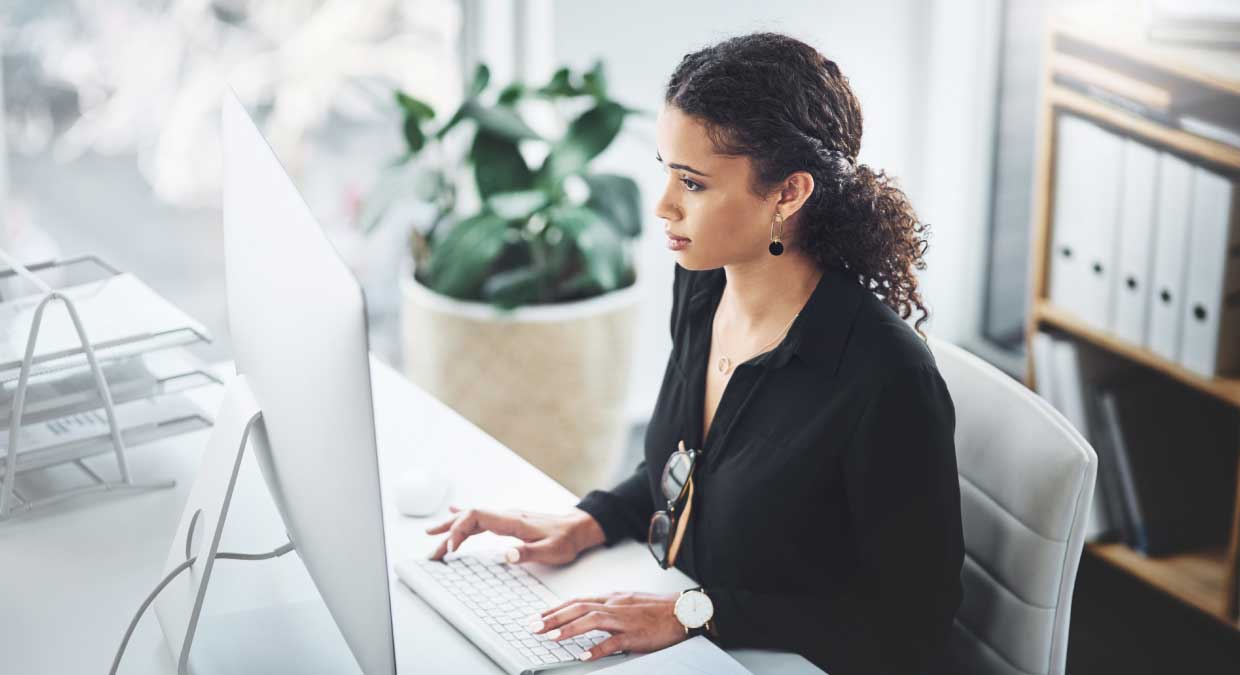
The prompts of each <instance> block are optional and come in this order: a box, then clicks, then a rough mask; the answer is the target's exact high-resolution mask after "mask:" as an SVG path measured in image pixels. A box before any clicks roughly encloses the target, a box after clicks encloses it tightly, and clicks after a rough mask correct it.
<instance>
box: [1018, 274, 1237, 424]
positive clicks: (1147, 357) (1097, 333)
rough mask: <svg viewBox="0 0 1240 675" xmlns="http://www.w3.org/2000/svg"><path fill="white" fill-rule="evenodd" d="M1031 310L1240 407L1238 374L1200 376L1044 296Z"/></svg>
mask: <svg viewBox="0 0 1240 675" xmlns="http://www.w3.org/2000/svg"><path fill="white" fill-rule="evenodd" d="M1034 311H1035V312H1036V316H1037V318H1038V319H1039V320H1041V321H1045V322H1046V323H1049V324H1051V325H1053V326H1055V327H1056V328H1059V329H1060V330H1063V331H1065V332H1067V333H1071V334H1072V335H1075V336H1077V337H1079V338H1083V339H1085V340H1088V341H1089V342H1092V343H1093V344H1095V345H1097V346H1099V347H1102V348H1103V349H1106V350H1107V351H1109V352H1112V353H1114V354H1119V355H1120V356H1123V357H1124V358H1126V359H1128V360H1130V361H1135V362H1137V363H1139V364H1141V365H1143V366H1146V367H1147V368H1151V369H1153V370H1156V371H1158V372H1160V373H1163V374H1165V375H1167V376H1170V377H1172V378H1175V379H1176V380H1179V381H1180V382H1183V383H1184V384H1186V385H1188V386H1190V387H1192V388H1194V389H1196V390H1198V391H1202V392H1205V393H1207V394H1209V395H1211V396H1213V397H1215V398H1218V399H1221V400H1223V401H1225V402H1227V403H1229V404H1231V405H1233V406H1236V407H1238V408H1240V378H1231V377H1213V378H1205V377H1202V376H1200V375H1198V374H1196V373H1194V372H1192V371H1189V370H1186V369H1184V368H1183V367H1182V366H1180V365H1179V364H1178V363H1175V362H1173V361H1168V360H1167V359H1164V358H1163V357H1161V356H1159V355H1157V354H1155V353H1154V352H1152V351H1150V350H1148V349H1146V348H1144V347H1139V346H1137V345H1134V344H1132V343H1130V342H1128V341H1126V340H1123V339H1121V338H1120V337H1118V336H1116V335H1114V334H1112V333H1109V332H1106V331H1101V330H1098V329H1097V328H1093V327H1092V326H1089V325H1087V324H1086V323H1085V322H1084V321H1081V320H1080V319H1079V318H1077V316H1076V315H1075V314H1072V313H1071V312H1068V311H1066V310H1064V309H1061V308H1059V307H1056V306H1055V305H1052V304H1051V303H1050V302H1049V301H1048V300H1045V299H1042V300H1039V301H1037V304H1036V305H1035V306H1034Z"/></svg>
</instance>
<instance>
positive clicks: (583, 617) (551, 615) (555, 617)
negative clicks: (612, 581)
mask: <svg viewBox="0 0 1240 675" xmlns="http://www.w3.org/2000/svg"><path fill="white" fill-rule="evenodd" d="M679 597H680V595H679V594H676V593H673V594H671V595H655V594H652V593H609V594H607V595H600V596H597V597H592V598H574V599H572V600H569V601H567V602H563V603H561V604H559V605H557V606H555V607H552V608H550V609H547V610H544V611H543V612H542V613H541V614H540V615H539V616H538V619H537V620H541V621H542V624H543V625H542V627H541V628H536V626H533V625H532V626H530V629H531V630H533V632H535V633H538V634H541V635H543V636H545V637H547V638H550V639H552V640H567V639H568V638H572V637H576V636H578V635H581V634H582V633H588V632H590V631H592V630H602V631H607V632H608V633H611V637H609V638H607V639H606V640H604V641H602V642H600V643H599V644H598V645H596V646H594V647H593V648H591V649H590V651H588V652H586V654H588V656H587V655H586V654H582V655H581V660H582V661H593V660H595V659H598V658H600V657H603V656H607V655H608V654H613V653H615V652H619V651H629V652H653V651H657V650H659V649H663V648H664V647H669V646H671V645H674V644H676V643H677V642H680V641H681V640H684V639H685V627H684V626H683V625H682V624H681V623H680V620H679V619H677V618H676V615H675V613H673V611H672V608H673V607H675V606H676V600H677V598H679ZM535 623H537V621H535Z"/></svg>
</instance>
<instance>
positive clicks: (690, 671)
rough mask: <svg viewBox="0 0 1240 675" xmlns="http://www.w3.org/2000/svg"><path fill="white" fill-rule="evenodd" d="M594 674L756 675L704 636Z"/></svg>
mask: <svg viewBox="0 0 1240 675" xmlns="http://www.w3.org/2000/svg"><path fill="white" fill-rule="evenodd" d="M595 672H598V673H607V674H608V675H650V673H659V675H753V673H752V672H751V671H750V670H749V669H748V668H746V667H745V666H742V665H741V664H740V662H739V661H737V660H736V659H734V658H732V657H731V656H729V655H728V653H727V652H725V651H723V650H722V649H720V648H719V647H718V646H717V645H715V643H713V642H711V641H710V640H708V639H707V638H705V637H703V636H701V635H699V636H697V637H694V638H689V639H688V640H685V641H684V642H678V643H676V644H674V645H672V646H671V647H668V648H666V649H660V650H659V651H657V652H651V653H649V654H646V655H645V656H639V657H637V658H635V659H629V660H628V661H625V662H624V663H621V664H619V665H616V666H612V667H610V668H603V669H602V670H598V671H595Z"/></svg>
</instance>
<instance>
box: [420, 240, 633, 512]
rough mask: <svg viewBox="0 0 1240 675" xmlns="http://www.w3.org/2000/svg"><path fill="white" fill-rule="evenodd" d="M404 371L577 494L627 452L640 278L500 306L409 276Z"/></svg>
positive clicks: (595, 484)
mask: <svg viewBox="0 0 1240 675" xmlns="http://www.w3.org/2000/svg"><path fill="white" fill-rule="evenodd" d="M400 287H401V343H402V354H403V358H404V368H405V373H406V375H407V376H408V377H409V378H410V379H411V380H412V381H413V382H414V383H415V384H417V385H418V386H420V387H422V388H423V389H425V390H426V391H427V392H429V393H430V394H431V395H433V396H435V397H436V398H438V399H439V400H441V401H443V402H444V403H446V404H447V405H448V406H450V407H451V408H453V409H454V410H456V411H457V412H459V413H460V414H461V415H462V416H464V417H465V418H466V419H468V420H470V421H471V422H473V423H474V424H475V425H477V426H478V427H479V428H481V429H482V430H483V431H486V432H487V433H488V434H490V435H491V436H493V437H495V438H496V439H497V440H499V441H500V442H501V443H503V444H504V445H506V446H508V448H510V449H511V450H513V451H514V452H516V453H517V454H519V455H521V456H522V457H524V458H525V459H526V461H528V462H530V463H531V464H533V465H534V466H536V467H538V468H539V469H540V470H541V471H543V472H544V473H546V474H548V475H549V476H551V477H552V478H554V479H555V480H556V481H557V482H559V483H560V484H561V485H563V486H564V487H566V488H568V489H569V490H570V491H572V492H573V493H574V494H577V495H578V496H581V495H584V494H585V493H586V492H588V491H590V490H591V489H594V488H606V487H610V486H608V485H604V482H605V481H607V480H609V479H610V478H611V477H612V476H613V475H615V471H616V470H617V465H618V463H619V462H620V460H621V456H622V453H623V451H624V443H625V440H626V432H627V429H626V426H625V406H626V401H627V399H628V394H629V371H630V368H631V367H632V364H633V352H634V348H635V341H636V324H637V310H638V307H637V300H638V297H639V294H640V283H639V284H634V285H632V286H629V287H628V288H624V289H621V290H619V291H613V292H611V293H607V294H604V295H601V296H598V297H596V298H591V299H588V300H582V301H577V302H567V303H557V304H552V305H541V306H528V307H518V308H516V309H515V310H512V311H509V312H502V311H501V310H498V309H496V308H494V307H492V306H491V305H488V304H486V303H480V302H465V301H461V300H457V299H455V298H450V297H447V296H444V295H441V294H439V293H435V292H434V291H431V290H430V289H428V288H426V287H425V286H423V285H422V284H421V283H418V282H417V281H416V280H415V279H414V277H413V274H412V272H411V271H410V266H409V265H408V264H406V265H405V268H404V269H403V270H402V272H401V275H400Z"/></svg>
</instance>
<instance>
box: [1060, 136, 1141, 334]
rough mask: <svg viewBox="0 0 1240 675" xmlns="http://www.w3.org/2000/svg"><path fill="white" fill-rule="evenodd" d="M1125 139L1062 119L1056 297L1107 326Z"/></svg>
mask: <svg viewBox="0 0 1240 675" xmlns="http://www.w3.org/2000/svg"><path fill="white" fill-rule="evenodd" d="M1122 150H1123V139H1122V138H1120V137H1119V136H1116V135H1115V134H1112V133H1110V132H1108V131H1105V130H1103V129H1102V128H1100V127H1098V126H1096V125H1094V124H1092V123H1090V122H1087V121H1085V120H1083V119H1081V118H1079V117H1075V116H1072V115H1063V116H1061V117H1060V118H1059V134H1058V140H1057V142H1056V160H1055V210H1054V221H1053V223H1052V230H1053V242H1054V252H1053V255H1054V257H1053V260H1052V263H1051V279H1050V283H1051V287H1050V299H1051V302H1052V303H1054V304H1055V305H1057V306H1059V307H1062V308H1063V309H1066V310H1068V311H1070V312H1072V313H1073V314H1075V315H1076V316H1077V317H1078V318H1079V319H1080V320H1082V321H1083V322H1085V323H1087V324H1089V325H1091V326H1093V327H1095V328H1098V329H1101V330H1107V329H1108V328H1109V327H1110V326H1109V324H1110V321H1109V320H1108V314H1109V313H1110V311H1111V308H1112V306H1113V303H1112V302H1111V297H1112V293H1113V290H1114V289H1113V284H1112V283H1111V280H1112V278H1113V276H1114V269H1113V267H1114V262H1115V258H1116V256H1115V248H1116V246H1115V229H1116V224H1117V216H1118V210H1119V209H1118V207H1119V190H1120V181H1121V179H1122V173H1121V159H1122Z"/></svg>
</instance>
